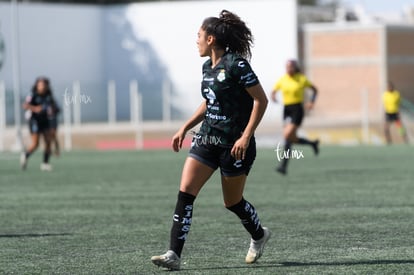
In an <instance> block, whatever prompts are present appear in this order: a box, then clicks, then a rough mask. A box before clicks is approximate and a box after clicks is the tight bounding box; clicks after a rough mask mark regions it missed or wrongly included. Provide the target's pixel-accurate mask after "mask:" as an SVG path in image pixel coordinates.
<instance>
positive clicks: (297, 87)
mask: <svg viewBox="0 0 414 275" xmlns="http://www.w3.org/2000/svg"><path fill="white" fill-rule="evenodd" d="M311 86H312V83H311V82H310V81H309V79H308V78H307V77H306V76H305V75H304V74H301V73H296V74H294V75H293V76H291V75H289V74H285V75H284V76H282V77H281V78H280V79H279V81H277V82H276V84H275V85H274V86H273V91H279V90H280V91H282V95H283V104H284V105H292V104H298V103H303V101H304V99H305V88H308V87H311Z"/></svg>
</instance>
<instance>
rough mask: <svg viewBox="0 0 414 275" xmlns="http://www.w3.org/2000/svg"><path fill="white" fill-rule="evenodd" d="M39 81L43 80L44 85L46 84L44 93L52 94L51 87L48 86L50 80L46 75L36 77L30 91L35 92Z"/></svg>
mask: <svg viewBox="0 0 414 275" xmlns="http://www.w3.org/2000/svg"><path fill="white" fill-rule="evenodd" d="M39 82H43V83H44V84H45V86H46V92H45V94H46V95H52V89H51V88H50V81H49V79H48V78H47V77H44V76H41V77H38V78H36V81H35V83H34V84H33V86H32V93H33V94H35V93H37V84H38V83H39Z"/></svg>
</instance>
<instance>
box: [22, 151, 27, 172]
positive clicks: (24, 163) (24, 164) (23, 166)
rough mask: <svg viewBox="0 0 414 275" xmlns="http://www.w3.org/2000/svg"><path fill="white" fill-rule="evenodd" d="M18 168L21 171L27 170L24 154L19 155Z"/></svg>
mask: <svg viewBox="0 0 414 275" xmlns="http://www.w3.org/2000/svg"><path fill="white" fill-rule="evenodd" d="M20 167H21V168H22V170H26V168H27V158H26V153H25V152H22V153H21V155H20Z"/></svg>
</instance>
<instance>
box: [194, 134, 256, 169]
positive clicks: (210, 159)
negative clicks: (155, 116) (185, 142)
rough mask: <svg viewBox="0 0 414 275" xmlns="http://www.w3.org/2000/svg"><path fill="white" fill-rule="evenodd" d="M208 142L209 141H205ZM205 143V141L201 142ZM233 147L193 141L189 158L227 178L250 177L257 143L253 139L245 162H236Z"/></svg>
mask: <svg viewBox="0 0 414 275" xmlns="http://www.w3.org/2000/svg"><path fill="white" fill-rule="evenodd" d="M205 140H207V139H205ZM201 141H203V139H202V140H201ZM231 148H232V147H222V146H218V145H214V144H209V143H207V142H200V140H196V138H194V139H193V142H192V145H191V149H190V152H189V156H190V157H192V158H194V159H196V160H198V161H200V162H201V163H203V164H205V165H207V166H209V167H210V168H212V169H214V170H216V169H217V168H219V167H220V172H221V174H222V175H223V176H225V177H236V176H240V175H248V174H249V172H250V169H251V167H252V166H253V162H254V160H255V158H256V141H255V138H254V137H252V138H251V139H250V144H249V147H248V148H247V151H246V157H245V159H244V160H236V159H235V158H233V157H232V156H231Z"/></svg>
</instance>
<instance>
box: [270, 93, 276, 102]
mask: <svg viewBox="0 0 414 275" xmlns="http://www.w3.org/2000/svg"><path fill="white" fill-rule="evenodd" d="M270 97H271V98H272V101H273V102H275V103H277V98H276V93H274V92H272V93H271V94H270Z"/></svg>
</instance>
